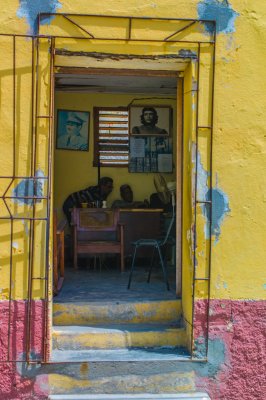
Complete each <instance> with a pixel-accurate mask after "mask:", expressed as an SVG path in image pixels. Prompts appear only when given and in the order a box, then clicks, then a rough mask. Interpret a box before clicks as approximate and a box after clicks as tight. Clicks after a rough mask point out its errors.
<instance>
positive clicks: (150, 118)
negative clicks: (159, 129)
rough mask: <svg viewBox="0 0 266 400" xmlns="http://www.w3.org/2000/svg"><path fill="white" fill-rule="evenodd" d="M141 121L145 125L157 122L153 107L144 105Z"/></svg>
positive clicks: (152, 124) (153, 124)
mask: <svg viewBox="0 0 266 400" xmlns="http://www.w3.org/2000/svg"><path fill="white" fill-rule="evenodd" d="M140 120H141V123H142V124H143V125H145V126H155V125H156V124H157V122H158V114H157V111H156V110H155V108H153V107H144V108H143V109H142V114H141V117H140Z"/></svg>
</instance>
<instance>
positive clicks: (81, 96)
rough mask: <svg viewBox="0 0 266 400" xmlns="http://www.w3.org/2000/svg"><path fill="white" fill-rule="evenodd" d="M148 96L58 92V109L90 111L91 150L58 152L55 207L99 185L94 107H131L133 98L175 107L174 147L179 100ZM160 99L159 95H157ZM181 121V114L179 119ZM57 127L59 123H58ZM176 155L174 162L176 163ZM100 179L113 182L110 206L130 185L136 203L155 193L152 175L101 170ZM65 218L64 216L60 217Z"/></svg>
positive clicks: (170, 176)
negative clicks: (72, 196)
mask: <svg viewBox="0 0 266 400" xmlns="http://www.w3.org/2000/svg"><path fill="white" fill-rule="evenodd" d="M145 97H146V98H147V97H151V96H149V95H122V94H99V93H91V94H90V93H67V92H57V93H56V96H55V109H56V110H57V109H67V110H79V111H89V112H90V134H89V138H90V139H89V151H88V152H85V151H66V150H55V173H54V202H55V203H54V204H55V208H57V209H58V210H60V211H61V208H62V204H63V201H64V200H65V199H66V197H67V196H68V195H69V194H70V193H72V192H74V191H77V190H80V189H83V188H86V187H88V186H91V185H95V184H97V174H98V169H97V167H93V146H94V130H93V129H94V127H93V107H108V106H109V107H111V106H114V107H115V106H123V107H125V106H128V105H129V104H130V103H131V101H132V100H133V99H134V98H138V99H140V98H143V100H138V101H136V102H134V104H148V103H149V104H151V103H152V104H164V105H171V107H172V108H173V115H174V118H173V119H174V121H173V124H174V126H173V132H174V135H173V141H174V145H173V148H174V149H175V143H176V134H175V133H176V100H175V99H173V100H169V99H163V97H169V96H162V99H160V100H158V99H156V100H145ZM156 97H158V96H156ZM55 114H57V112H55ZM178 118H181V115H179V116H178ZM55 126H56V124H55ZM175 154H176V152H175V153H174V155H173V159H174V160H175ZM164 175H165V177H166V179H167V180H174V176H175V171H174V170H173V173H172V174H164ZM101 176H110V177H111V178H113V180H114V190H113V192H112V193H111V195H110V196H109V197H108V199H107V205H110V206H111V204H112V202H113V201H114V200H115V199H120V191H119V187H120V186H121V185H122V184H124V183H129V184H130V185H131V187H132V189H133V192H134V199H135V200H144V199H145V198H146V199H149V198H150V195H151V193H154V192H155V188H154V184H153V177H154V174H153V173H129V172H128V169H127V168H124V167H123V168H121V167H119V168H115V167H109V168H108V167H102V168H101ZM61 215H62V214H61Z"/></svg>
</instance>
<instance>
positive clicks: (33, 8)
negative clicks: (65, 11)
mask: <svg viewBox="0 0 266 400" xmlns="http://www.w3.org/2000/svg"><path fill="white" fill-rule="evenodd" d="M61 7H62V5H61V4H60V2H59V1H58V0H20V7H19V9H18V11H17V16H18V17H19V18H26V20H27V22H28V24H29V26H30V32H29V33H30V34H36V33H37V17H38V14H39V13H41V12H47V13H55V12H56V11H57V9H58V8H61ZM51 19H52V18H46V19H43V20H42V22H41V23H42V24H48V23H50V21H51Z"/></svg>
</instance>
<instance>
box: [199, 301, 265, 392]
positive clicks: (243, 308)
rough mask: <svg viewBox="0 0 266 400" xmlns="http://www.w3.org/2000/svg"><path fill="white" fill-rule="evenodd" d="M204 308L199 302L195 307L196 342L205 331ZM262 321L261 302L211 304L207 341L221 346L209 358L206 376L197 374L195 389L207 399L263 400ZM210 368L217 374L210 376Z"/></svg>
mask: <svg viewBox="0 0 266 400" xmlns="http://www.w3.org/2000/svg"><path fill="white" fill-rule="evenodd" d="M205 306H206V302H205V301H204V300H202V301H198V302H197V303H196V307H195V317H196V318H195V333H196V337H198V339H199V341H200V339H201V337H202V334H203V331H204V329H205V315H204V311H205ZM265 317H266V302H263V301H230V300H212V301H211V303H210V328H209V339H210V343H212V342H216V343H220V344H221V346H216V347H215V351H214V352H213V354H210V357H209V362H210V364H211V365H210V368H209V372H210V373H209V375H208V376H202V374H200V373H199V374H197V387H198V388H199V389H205V390H207V391H208V393H209V394H210V396H211V399H213V400H214V399H217V400H218V399H223V400H238V399H241V400H253V399H259V400H262V399H265V396H266V395H265V393H266V378H265V371H266V363H265V357H266V318H265ZM220 353H222V354H220ZM210 358H211V359H210ZM219 360H223V361H222V363H220V364H219ZM216 363H217V365H216ZM218 364H219V365H218ZM213 366H215V367H217V368H218V372H217V374H214V375H213V376H212V373H211V368H212V367H213ZM199 372H200V371H199Z"/></svg>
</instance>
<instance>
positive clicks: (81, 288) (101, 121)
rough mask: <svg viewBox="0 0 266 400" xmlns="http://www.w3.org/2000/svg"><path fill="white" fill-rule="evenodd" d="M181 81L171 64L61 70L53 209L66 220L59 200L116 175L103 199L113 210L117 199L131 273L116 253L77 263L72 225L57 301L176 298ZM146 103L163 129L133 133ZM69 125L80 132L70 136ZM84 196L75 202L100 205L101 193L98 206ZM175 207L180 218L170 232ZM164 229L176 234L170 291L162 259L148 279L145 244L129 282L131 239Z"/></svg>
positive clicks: (169, 251)
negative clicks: (65, 128) (159, 68)
mask: <svg viewBox="0 0 266 400" xmlns="http://www.w3.org/2000/svg"><path fill="white" fill-rule="evenodd" d="M178 82H179V80H178V76H177V73H176V72H173V71H169V72H168V71H155V70H149V71H148V70H146V71H143V72H140V71H137V72H136V71H134V70H123V71H121V70H110V69H108V70H107V69H106V70H104V69H95V68H94V69H91V70H89V69H83V68H79V69H75V70H73V69H71V68H69V69H67V68H64V70H63V71H59V72H57V73H56V75H55V116H56V120H55V136H56V146H55V157H54V160H55V164H54V165H55V166H54V208H55V210H56V213H57V218H58V220H59V221H60V220H62V218H64V217H65V215H64V213H63V210H62V206H63V204H64V201H65V200H66V198H67V197H68V196H69V195H70V194H71V193H77V192H78V193H79V192H80V191H81V190H82V189H84V188H88V187H94V188H95V187H97V186H98V184H99V182H100V179H101V178H102V177H110V178H111V179H112V180H113V191H112V192H111V193H110V194H109V195H108V197H107V198H106V200H105V203H104V207H107V209H113V207H115V206H114V205H115V204H118V205H119V208H120V220H121V221H122V223H123V225H124V260H125V268H124V269H125V273H123V274H121V268H120V265H119V264H120V263H119V262H118V261H117V257H113V256H111V255H110V254H108V253H106V254H104V255H102V256H97V255H95V254H93V253H91V254H81V255H79V257H78V263H77V266H78V268H77V269H75V268H74V262H73V231H72V232H71V230H72V228H71V226H70V225H69V224H67V225H66V231H65V233H66V235H65V237H66V240H65V277H66V278H65V281H64V286H63V289H62V290H61V291H60V294H59V295H58V296H56V300H55V301H64V299H67V300H68V301H69V299H70V298H73V299H76V300H78V301H82V300H87V301H91V302H93V301H97V300H99V298H101V299H102V300H104V299H106V300H119V299H121V298H124V299H125V298H136V299H138V300H143V301H144V300H149V299H150V300H152V299H154V300H156V299H158V300H159V299H173V298H176V297H179V296H180V294H181V293H180V287H181V283H180V275H181V273H180V269H181V265H180V251H179V250H180V231H181V227H180V214H181V204H180V203H181V202H180V201H179V199H180V197H181V187H180V185H181V184H180V181H181V179H180V176H181V171H180V170H181V168H180V164H181V115H182V113H181V106H180V105H181V95H180V96H179V94H178V93H181V91H180V90H178V89H179V84H178ZM179 97H180V98H179ZM144 110H146V111H147V112H148V113H149V112H151V111H152V110H155V111H156V112H157V121H156V122H157V126H158V127H159V126H160V123H161V124H163V126H162V127H160V128H159V129H162V130H163V131H161V132H159V133H158V132H157V133H155V132H153V133H150V132H148V133H147V132H140V134H139V135H138V133H136V130H135V134H134V123H135V122H136V126H137V123H138V124H139V126H140V127H141V126H142V125H143V120H142V121H141V117H142V119H143V112H145V111H144ZM158 114H159V115H158ZM64 124H65V125H68V131H66V132H63V131H62V127H63V126H64ZM157 126H156V128H157ZM71 132H72V133H73V135H76V137H78V139H75V140H72V142H71V140H70V136H71V135H70V134H71ZM132 133H133V135H132ZM108 135H109V138H108ZM67 136H68V137H69V140H68V138H67ZM110 137H111V140H110ZM65 138H66V139H67V140H66V141H65ZM108 139H109V140H108ZM136 151H139V152H140V153H139V154H138V155H139V156H140V157H137V156H136V154H135V153H136ZM169 184H170V185H169ZM126 186H129V187H130V190H131V197H132V198H131V201H130V199H129V200H128V203H131V204H128V206H127V205H125V199H123V198H122V199H121V194H122V196H123V193H122V191H123V187H124V188H125V187H126ZM171 187H172V191H171V189H170V190H169V188H171ZM95 190H96V189H95ZM171 193H172V196H171ZM173 199H174V201H173ZM83 203H86V204H81V201H80V206H79V207H97V206H101V207H102V206H103V204H102V202H101V203H97V200H95V202H94V201H93V202H92V203H93V204H89V203H90V201H89V200H86V201H83ZM173 212H174V214H175V217H176V218H175V223H174V224H173V227H172V229H171V231H170V230H169V229H168V228H169V224H170V223H171V220H172V216H173ZM69 221H70V220H69ZM167 233H168V234H169V238H170V237H171V240H169V243H168V244H167V246H166V249H165V250H166V254H165V256H166V260H167V272H168V279H169V283H170V290H169V291H168V290H166V287H165V280H164V276H163V274H162V270H161V267H160V262H159V260H157V261H155V267H154V269H153V271H152V276H151V280H150V283H149V284H148V283H147V274H148V272H149V265H150V259H151V253H150V250H149V249H148V250H147V249H140V252H139V253H138V260H137V261H136V268H135V269H134V271H133V277H132V283H131V287H130V290H127V285H128V276H129V271H130V268H131V265H132V257H133V253H134V246H132V242H134V241H135V240H138V239H143V238H159V237H161V236H162V235H163V236H164V235H166V234H167ZM140 265H141V266H140Z"/></svg>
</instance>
